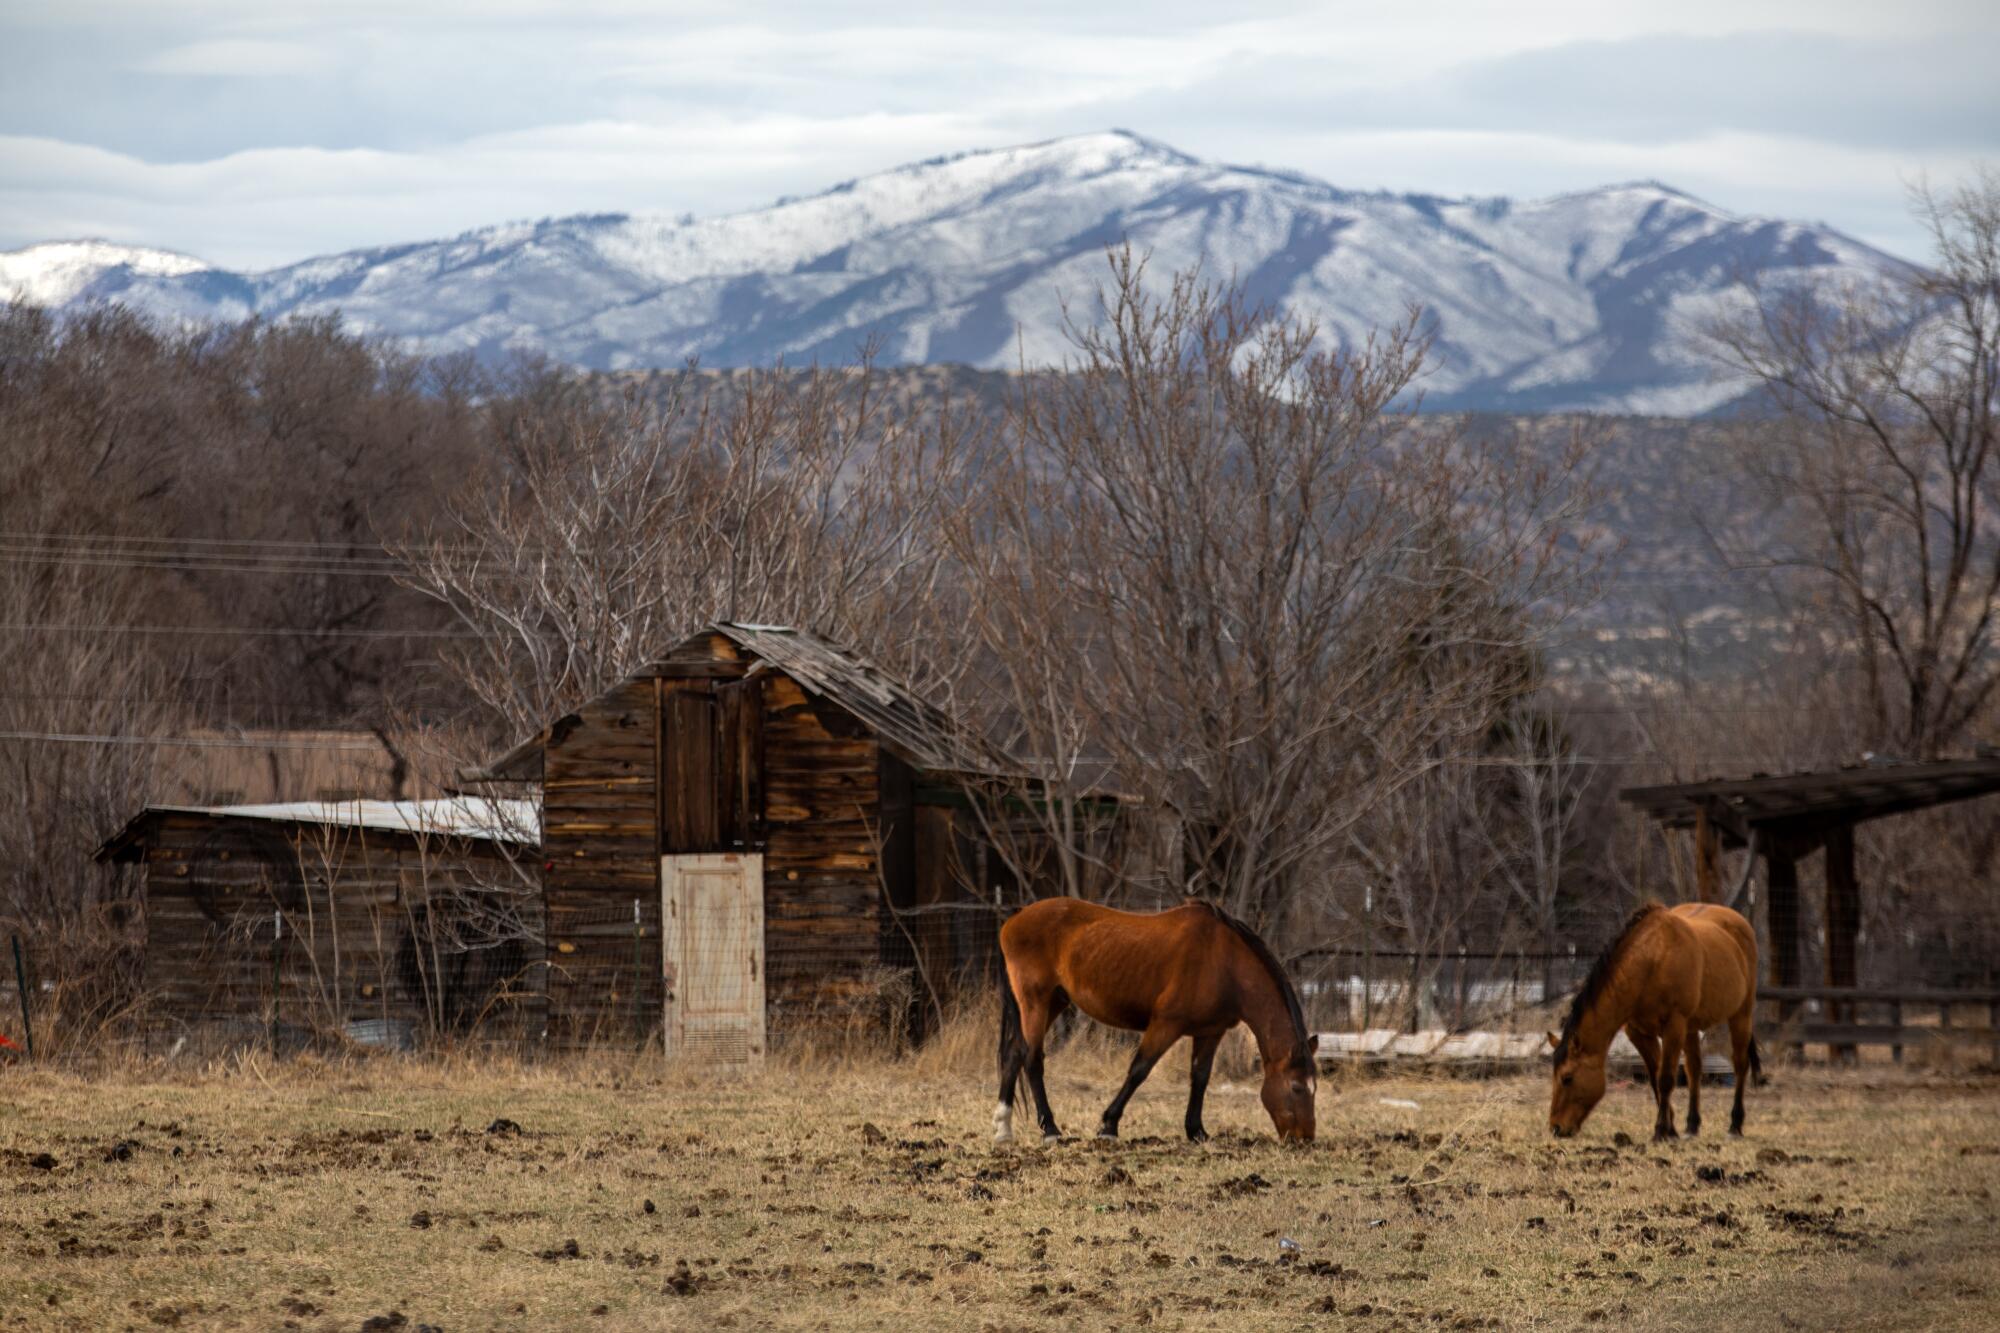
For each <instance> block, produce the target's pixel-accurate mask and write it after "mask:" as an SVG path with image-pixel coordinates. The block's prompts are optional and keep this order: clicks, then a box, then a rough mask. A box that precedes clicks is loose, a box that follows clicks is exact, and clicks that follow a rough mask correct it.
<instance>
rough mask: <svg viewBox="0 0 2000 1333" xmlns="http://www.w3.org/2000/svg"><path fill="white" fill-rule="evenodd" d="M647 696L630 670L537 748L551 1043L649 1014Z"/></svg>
mask: <svg viewBox="0 0 2000 1333" xmlns="http://www.w3.org/2000/svg"><path fill="white" fill-rule="evenodd" d="M658 694H659V687H658V684H657V682H655V681H652V680H648V679H641V680H635V681H628V682H626V683H625V684H624V685H621V686H619V687H618V688H617V689H614V690H612V691H610V692H609V693H607V694H605V695H602V696H601V697H599V698H597V699H594V700H592V701H591V702H590V703H588V704H585V705H584V706H583V707H582V708H581V709H579V710H578V711H577V713H576V714H575V715H574V719H573V720H566V722H565V724H563V725H559V726H558V727H557V728H556V734H554V735H552V736H551V738H550V741H549V744H548V747H547V749H546V751H545V752H544V755H543V760H542V856H543V858H544V861H543V864H544V873H543V900H544V903H545V906H546V910H547V914H548V916H547V935H546V939H547V943H548V990H547V993H548V1004H549V1022H550V1035H551V1036H552V1037H553V1038H555V1039H557V1040H559V1041H563V1042H576V1041H589V1040H593V1039H595V1038H597V1037H610V1036H613V1035H616V1036H619V1037H621V1038H623V1037H628V1036H630V1035H631V1033H632V1032H633V1030H634V1029H635V1028H636V1029H638V1030H639V1031H651V1030H652V1029H653V1028H654V1027H657V1026H658V1025H659V1022H660V1014H661V1006H662V1004H663V997H662V995H661V990H660V884H659V845H660V837H659V816H658V796H657V785H656V782H655V773H656V772H657V765H658V745H659V735H658V728H659V713H660V709H659V700H658ZM635 904H636V910H637V916H638V920H637V921H636V922H635V921H634V919H633V917H634V910H635Z"/></svg>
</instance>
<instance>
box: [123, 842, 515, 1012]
mask: <svg viewBox="0 0 2000 1333" xmlns="http://www.w3.org/2000/svg"><path fill="white" fill-rule="evenodd" d="M141 856H142V863H143V864H144V866H145V875H146V936H147V944H146V961H145V971H144V983H143V984H144V989H145V993H146V1003H147V1006H148V1008H147V1013H148V1014H149V1015H150V1016H151V1017H152V1018H153V1019H154V1020H156V1023H157V1025H158V1026H161V1027H167V1028H183V1029H185V1028H189V1027H195V1026H200V1025H209V1024H219V1025H224V1026H234V1027H237V1028H242V1029H245V1030H255V1029H259V1028H261V1029H264V1030H269V1031H276V1030H281V1029H282V1030H286V1031H290V1032H293V1033H295V1034H296V1033H299V1032H305V1033H312V1034H322V1035H324V1034H330V1033H334V1032H339V1031H343V1030H346V1029H347V1027H348V1025H349V1024H353V1023H360V1022H365V1021H368V1020H377V1021H379V1022H380V1023H382V1024H385V1025H394V1026H396V1027H397V1029H398V1030H399V1031H407V1032H410V1033H418V1032H425V1031H430V1030H433V1029H435V1028H438V1027H452V1026H456V1025H459V1024H462V1023H465V1022H468V1021H470V1020H472V1019H473V1018H475V1017H478V1016H480V1015H481V1014H484V1015H485V1017H486V1019H487V1020H488V1022H489V1024H490V1025H491V1026H492V1027H493V1028H495V1029H496V1030H497V1029H499V1028H502V1027H504V1026H506V1024H507V1022H508V1021H509V1020H512V1021H513V1022H514V1023H515V1025H516V1027H518V1026H519V1025H520V1024H525V1023H532V1022H534V1019H533V1017H532V1015H531V1013H530V1011H531V1010H532V1009H534V1008H535V1006H534V1005H533V1004H532V1003H530V1002H528V1001H527V999H526V996H527V995H528V993H530V992H531V991H532V988H533V977H532V971H533V969H532V967H531V963H532V959H530V958H529V957H528V950H527V949H526V947H525V946H524V945H522V944H521V943H519V942H515V943H512V944H510V945H506V946H503V947H500V948H494V949H486V950H480V951H476V952H474V953H472V954H465V955H460V954H456V953H454V952H452V951H451V950H448V949H443V950H441V949H439V948H437V947H434V946H433V945H432V944H430V943H429V941H430V940H431V938H432V934H431V932H430V930H429V914H430V912H431V911H432V910H433V906H434V905H435V907H436V910H437V911H438V912H439V913H440V914H442V913H444V912H447V911H450V910H453V908H452V906H451V904H452V903H453V900H454V899H455V898H456V897H457V896H458V895H460V894H462V893H465V892H467V891H468V890H472V889H474V888H475V887H476V886H479V885H482V884H486V885H504V886H518V885H519V884H521V882H522V880H521V876H522V875H524V874H527V875H530V876H531V875H532V867H531V866H520V865H516V864H514V863H513V862H511V861H510V860H509V858H508V855H507V853H506V852H505V851H503V850H502V849H500V848H498V847H496V846H495V845H493V844H491V843H486V842H483V841H480V840H477V839H449V840H447V839H442V838H430V839H419V838H416V837H412V836H410V835H408V834H398V833H391V832H384V831H377V830H363V829H359V828H327V827H321V826H316V825H291V824H280V823H274V822H272V821H266V820H252V819H242V818H232V817H228V816H218V815H200V814H182V813H169V814H162V815H160V816H158V817H157V818H156V819H155V820H154V821H153V822H152V824H151V826H150V827H149V828H148V829H147V831H146V834H145V838H144V840H143V843H142V847H141ZM280 914H282V917H283V922H284V925H283V929H282V931H280V930H279V927H278V917H279V915H280ZM496 979H499V980H502V981H504V982H507V992H506V993H507V995H509V996H512V997H513V998H511V999H509V998H503V999H502V1000H501V1001H500V1003H499V1004H498V1006H493V1007H490V1006H489V1003H488V1002H489V1001H490V1000H491V999H492V995H493V991H492V983H493V982H494V981H495V980H496ZM496 1020H497V1021H496Z"/></svg>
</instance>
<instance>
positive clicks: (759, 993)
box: [465, 623, 1022, 1063]
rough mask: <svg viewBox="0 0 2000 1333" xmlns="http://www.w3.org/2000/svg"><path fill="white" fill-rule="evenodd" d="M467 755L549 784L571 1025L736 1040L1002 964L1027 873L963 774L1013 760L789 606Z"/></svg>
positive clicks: (721, 1052) (749, 1054) (995, 772)
mask: <svg viewBox="0 0 2000 1333" xmlns="http://www.w3.org/2000/svg"><path fill="white" fill-rule="evenodd" d="M465 776H466V777H467V779H468V780H479V781H524V782H536V783H539V784H540V787H541V797H542V838H543V841H542V855H543V867H544V877H543V880H544V883H543V892H544V901H545V906H546V911H547V947H548V964H549V966H548V1012H549V1025H550V1033H551V1037H552V1038H553V1039H555V1040H558V1041H588V1040H592V1039H595V1038H597V1037H599V1036H603V1035H609V1034H611V1033H616V1032H625V1033H635V1032H636V1033H637V1034H640V1035H644V1034H647V1033H650V1032H652V1031H654V1030H660V1031H662V1032H663V1033H664V1043H665V1046H666V1049H667V1050H668V1052H669V1053H670V1054H689V1055H694V1056H698V1057H700V1058H705V1059H709V1060H713V1061H717V1062H721V1063H740V1062H755V1061H757V1060H760V1059H761V1058H762V1056H763V1053H764V1050H765V1048H766V1044H767V1042H768V1040H769V1038H770V1037H771V1036H772V1035H773V1034H774V1033H775V1034H783V1033H786V1032H799V1031H804V1030H815V1031H817V1030H821V1029H823V1027H824V1026H826V1025H828V1024H832V1025H840V1026H851V1025H853V1024H856V1023H860V1024H875V1023H879V1022H892V1023H893V1022H898V1021H901V1020H903V1019H904V1018H907V1017H909V1016H912V1015H916V1016H918V1021H921V1018H920V1016H921V1014H922V1012H923V1010H924V1006H923V1005H922V1004H921V1003H920V1002H919V1001H920V1000H921V998H922V996H921V994H920V993H919V991H918V988H919V987H937V986H940V985H942V984H943V983H944V981H945V980H946V979H948V978H951V977H953V976H955V975H960V974H963V973H964V972H966V971H967V970H968V969H970V970H979V969H981V968H986V967H990V966H991V960H992V958H993V956H994V931H995V930H996V928H997V924H998V912H997V907H998V904H999V902H1000V901H1001V899H1002V897H1003V896H1005V897H1009V898H1011V897H1012V896H1013V894H1012V891H1011V877H1010V874H1009V871H1008V870H1007V868H1006V867H1005V866H1003V865H1002V864H1001V863H1000V859H999V858H989V857H987V856H985V855H983V853H982V852H981V850H980V846H979V836H980V821H979V817H978V815H977V814H976V813H974V811H975V810H976V809H977V808H978V807H976V806H975V804H974V800H975V798H974V795H973V793H974V792H975V790H976V789H977V788H979V787H980V786H981V785H982V784H990V783H999V784H1006V783H1010V782H1015V781H1017V780H1019V779H1021V777H1022V775H1021V774H1020V772H1019V770H1018V769H1017V767H1016V766H1015V765H1014V764H1013V762H1012V761H1011V760H1009V759H1008V758H1007V757H1006V756H1005V755H1003V754H1001V753H1000V752H999V751H998V750H996V749H994V748H993V747H992V746H991V745H989V744H987V743H985V742H984V741H982V740H981V739H979V738H978V737H977V736H976V735H974V734H973V733H971V732H970V731H969V730H968V729H967V728H966V727H964V726H963V725H961V724H960V723H959V722H958V721H957V720H955V719H953V718H951V717H949V716H947V715H946V714H945V713H943V712H942V711H941V710H939V709H938V708H936V707H934V706H933V705H931V704H929V703H927V702H926V701H924V700H922V699H920V698H918V697H917V696H916V695H915V694H914V693H912V692H911V691H910V690H909V689H908V688H906V687H905V686H904V685H902V684H901V683H900V682H898V681H896V680H894V679H892V678H891V677H889V676H888V675H887V674H886V673H884V672H882V671H881V670H879V669H877V668H876V667H874V666H873V665H871V664H869V663H868V662H866V661H864V660H863V659H861V658H860V657H858V656H857V655H855V654H854V653H852V652H850V651H848V650H846V649H844V648H840V647H837V646H835V645H833V644H831V643H829V642H827V641H826V640H824V639H822V638H819V637H818V636H816V635H814V634H811V633H808V632H806V631H803V630H798V629H793V628H789V627H785V626H774V625H750V624H736V623H718V624H714V625H711V626H709V627H708V628H707V629H705V630H702V631H701V632H699V633H697V634H694V635H692V636H691V637H690V638H688V639H687V640H686V641H685V642H683V643H681V644H679V645H677V646H676V647H674V648H673V649H672V650H671V651H669V652H668V653H667V654H666V655H665V656H663V657H661V658H660V659H659V660H657V661H655V662H653V663H651V664H649V665H648V666H646V667H644V668H642V669H641V670H639V671H637V672H635V673H634V674H632V675H631V676H629V677H627V678H626V679H625V680H623V681H621V682H620V683H619V684H617V685H615V686H613V687H612V688H611V689H609V690H607V691H606V692H604V693H603V694H601V695H599V696H598V697H597V698H595V699H592V700H590V701H589V702H588V703H586V704H584V705H582V706H581V707H580V708H578V709H577V710H576V711H574V712H572V713H569V714H566V715H565V716H563V717H560V718H557V719H555V720H554V721H552V722H550V723H549V724H548V725H547V726H546V727H544V728H543V729H542V730H541V731H540V732H538V733H537V734H536V735H534V736H532V737H530V738H528V739H527V740H525V741H523V742H522V743H521V744H519V745H517V746H515V747H514V749H512V750H511V751H509V752H508V753H507V754H505V755H503V756H501V757H500V758H499V759H497V760H495V761H494V762H492V763H491V764H489V765H488V766H487V767H486V768H485V769H483V770H481V771H479V772H477V773H471V774H467V775H465ZM954 908H956V909H959V910H950V909H954ZM899 987H900V991H899V989H898V988H899Z"/></svg>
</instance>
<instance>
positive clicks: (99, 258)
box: [0, 241, 208, 306]
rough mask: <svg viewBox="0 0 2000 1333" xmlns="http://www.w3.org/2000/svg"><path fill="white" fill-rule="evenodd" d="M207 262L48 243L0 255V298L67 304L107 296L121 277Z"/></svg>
mask: <svg viewBox="0 0 2000 1333" xmlns="http://www.w3.org/2000/svg"><path fill="white" fill-rule="evenodd" d="M207 268H208V265H206V264H204V263H202V262H201V261H200V260H199V259H195V258H192V257H191V256H188V255H182V254H176V253H174V252H173V251H172V250H148V249H146V248H144V247H142V246H132V245H113V244H112V243H111V242H109V241H49V242H46V243H44V244H41V245H31V246H29V247H28V248H27V249H25V250H11V251H7V252H5V253H0V301H26V302H27V303H28V304H30V305H43V306H61V305H68V304H70V303H71V302H73V301H77V300H80V299H83V298H86V297H89V296H93V295H98V294H100V290H99V289H100V288H101V289H102V292H103V294H108V292H109V290H110V289H112V288H114V287H115V286H117V285H118V284H119V283H120V282H121V281H122V280H129V279H133V278H156V277H167V278H172V277H180V276H183V275H185V274H189V273H201V272H204V271H206V270H207Z"/></svg>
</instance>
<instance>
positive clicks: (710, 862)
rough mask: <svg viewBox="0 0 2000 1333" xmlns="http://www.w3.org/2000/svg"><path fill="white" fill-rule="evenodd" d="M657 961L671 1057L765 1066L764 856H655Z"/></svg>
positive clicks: (740, 1065) (715, 1063) (741, 1065)
mask: <svg viewBox="0 0 2000 1333" xmlns="http://www.w3.org/2000/svg"><path fill="white" fill-rule="evenodd" d="M660 921H661V932H660V946H661V947H660V959H661V963H662V965H663V967H664V969H665V980H666V997H667V1013H666V1028H665V1031H666V1048H667V1054H668V1055H669V1056H677V1057H681V1058H684V1059H689V1060H696V1061H700V1062H701V1063H703V1064H709V1065H724V1066H729V1065H734V1066H738V1067H749V1066H753V1065H761V1064H762V1063H763V1062H764V858H763V857H762V856H758V855H745V854H737V853H729V852H724V853H720V854H716V855H703V856H667V857H662V858H661V859H660Z"/></svg>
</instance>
